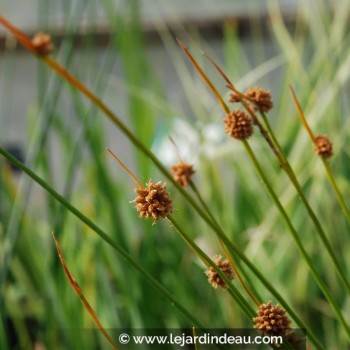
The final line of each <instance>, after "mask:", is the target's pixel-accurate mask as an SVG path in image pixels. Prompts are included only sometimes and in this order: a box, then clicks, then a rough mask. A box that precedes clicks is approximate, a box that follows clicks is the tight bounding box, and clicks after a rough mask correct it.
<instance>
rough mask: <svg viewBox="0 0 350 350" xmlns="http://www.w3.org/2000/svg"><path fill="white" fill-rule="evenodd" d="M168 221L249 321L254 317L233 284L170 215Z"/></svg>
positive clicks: (252, 310)
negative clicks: (218, 279) (209, 268)
mask: <svg viewBox="0 0 350 350" xmlns="http://www.w3.org/2000/svg"><path fill="white" fill-rule="evenodd" d="M167 218H168V220H169V221H170V222H171V223H172V224H173V226H174V227H175V229H176V231H177V232H178V233H179V235H180V237H181V238H182V239H183V240H184V241H185V242H186V243H187V244H188V245H189V246H190V247H191V249H192V250H193V251H194V252H195V253H196V254H197V255H198V256H199V257H200V258H201V259H202V260H203V261H204V262H205V263H206V264H207V265H210V266H211V267H212V268H213V269H214V270H215V271H216V272H217V273H218V274H219V275H220V277H221V278H222V279H223V281H224V282H225V283H226V284H227V286H228V289H227V290H228V292H229V293H230V294H231V296H232V297H233V298H234V299H235V300H236V301H237V303H238V304H239V305H240V307H241V308H242V310H243V311H244V312H245V314H246V315H247V316H248V318H249V319H250V320H252V317H253V316H254V314H255V312H254V309H253V308H252V307H251V306H250V305H249V304H248V302H247V301H246V300H245V299H244V297H243V296H242V295H241V293H240V292H239V291H238V289H237V288H236V287H235V286H234V285H233V283H232V282H231V281H230V280H229V279H228V278H227V276H226V275H225V274H224V273H223V272H222V271H221V270H220V268H219V267H218V266H217V265H216V264H215V263H214V262H213V260H212V259H210V258H209V256H208V255H206V254H205V253H204V252H203V250H202V249H201V248H199V247H198V245H197V244H195V243H194V242H193V240H192V239H191V238H190V237H189V236H188V235H187V233H186V232H185V231H184V230H183V229H182V227H181V226H180V225H179V224H178V223H177V222H176V220H175V219H174V218H173V217H172V215H170V214H168V216H167Z"/></svg>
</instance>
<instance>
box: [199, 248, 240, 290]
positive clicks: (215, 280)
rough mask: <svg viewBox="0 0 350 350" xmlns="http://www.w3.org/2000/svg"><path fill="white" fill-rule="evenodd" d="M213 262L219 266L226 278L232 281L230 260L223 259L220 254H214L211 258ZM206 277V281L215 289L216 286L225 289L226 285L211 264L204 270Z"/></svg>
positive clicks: (232, 274)
mask: <svg viewBox="0 0 350 350" xmlns="http://www.w3.org/2000/svg"><path fill="white" fill-rule="evenodd" d="M213 261H214V263H215V264H216V265H217V266H218V267H219V269H220V270H221V271H222V272H223V273H224V274H225V275H226V276H227V278H228V279H229V280H230V281H232V280H233V277H234V273H233V269H232V266H231V264H230V262H229V261H228V260H227V259H224V258H223V257H222V256H221V255H215V256H214V258H213ZM205 274H206V275H207V277H208V282H209V283H210V284H211V285H212V286H213V287H214V288H215V289H216V288H218V287H221V288H224V289H226V288H227V287H228V286H227V284H226V283H225V282H224V281H223V279H222V278H221V277H220V275H219V274H218V273H217V272H216V271H215V270H214V268H213V267H212V266H209V268H208V270H207V271H205Z"/></svg>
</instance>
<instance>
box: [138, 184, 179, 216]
mask: <svg viewBox="0 0 350 350" xmlns="http://www.w3.org/2000/svg"><path fill="white" fill-rule="evenodd" d="M136 193H137V197H136V198H135V199H134V201H133V202H135V203H136V204H135V208H136V210H137V211H138V212H140V218H146V219H148V218H152V219H153V222H157V221H158V219H159V218H160V217H161V218H163V219H164V218H165V217H166V216H167V215H168V214H169V213H172V212H173V202H172V200H171V198H170V194H169V193H168V192H167V191H166V183H165V182H164V183H163V184H162V183H161V181H159V182H157V183H153V181H152V179H150V180H149V182H148V183H147V187H146V188H141V187H140V188H137V189H136Z"/></svg>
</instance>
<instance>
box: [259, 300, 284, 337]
mask: <svg viewBox="0 0 350 350" xmlns="http://www.w3.org/2000/svg"><path fill="white" fill-rule="evenodd" d="M253 321H254V322H255V325H254V328H256V329H258V330H259V331H260V332H261V333H262V334H263V335H266V336H288V335H289V333H290V331H291V328H290V320H289V318H288V316H287V315H286V311H285V310H284V309H283V308H281V307H280V306H279V305H274V306H272V305H271V301H269V302H268V303H267V304H261V305H260V306H259V310H258V316H257V317H254V318H253Z"/></svg>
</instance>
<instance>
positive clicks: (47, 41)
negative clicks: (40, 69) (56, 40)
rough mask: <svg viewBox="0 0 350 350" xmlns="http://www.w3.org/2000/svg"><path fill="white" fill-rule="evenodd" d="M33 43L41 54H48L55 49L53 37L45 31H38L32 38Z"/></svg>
mask: <svg viewBox="0 0 350 350" xmlns="http://www.w3.org/2000/svg"><path fill="white" fill-rule="evenodd" d="M32 44H33V46H34V48H35V50H36V52H37V53H38V54H39V55H40V56H47V55H49V54H50V53H51V52H52V50H53V44H52V41H51V37H50V35H48V34H45V33H37V34H35V36H34V37H33V39H32Z"/></svg>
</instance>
